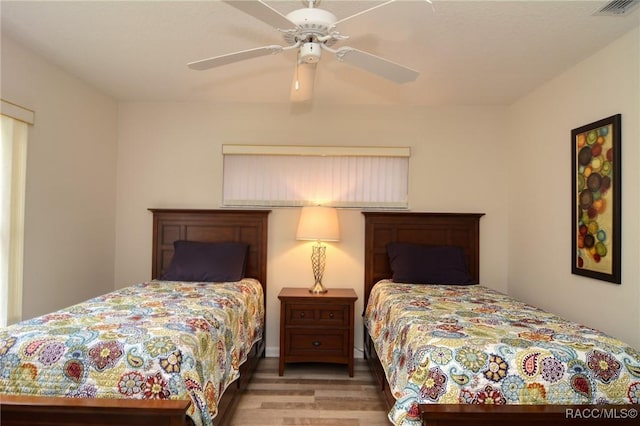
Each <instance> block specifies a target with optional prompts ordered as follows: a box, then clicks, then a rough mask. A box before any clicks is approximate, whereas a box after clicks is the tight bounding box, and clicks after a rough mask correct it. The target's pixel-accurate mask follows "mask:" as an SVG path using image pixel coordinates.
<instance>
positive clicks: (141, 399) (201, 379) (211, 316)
mask: <svg viewBox="0 0 640 426" xmlns="http://www.w3.org/2000/svg"><path fill="white" fill-rule="evenodd" d="M150 211H151V213H152V215H153V231H152V238H153V243H152V271H151V278H152V280H151V281H149V282H145V283H138V284H135V285H132V286H130V287H126V288H124V289H120V290H116V291H114V292H112V293H109V294H107V295H103V296H99V297H97V298H95V299H91V300H89V301H87V302H84V303H82V304H79V305H75V306H73V307H70V308H67V309H63V310H60V311H58V312H55V313H52V314H49V315H44V316H42V317H40V318H36V319H31V320H27V321H25V322H23V323H20V324H18V325H15V326H10V327H7V328H6V329H4V330H0V422H2V424H3V425H27V424H29V425H63V424H64V425H124V424H127V425H174V426H177V425H200V424H211V423H212V422H213V423H214V424H215V425H216V426H219V425H225V424H229V422H230V419H231V415H232V413H233V410H234V408H235V405H236V403H237V400H238V398H239V396H240V394H241V392H242V391H243V390H244V388H246V385H247V383H248V381H249V380H250V378H251V375H252V373H253V371H254V370H255V368H256V366H257V364H258V362H259V360H260V358H262V357H264V353H265V339H264V330H265V328H264V318H266V316H265V312H264V310H265V302H264V301H265V298H266V278H267V276H266V264H267V229H268V215H269V211H268V210H223V209H221V210H175V209H150ZM203 249H206V250H209V251H208V252H207V255H209V256H210V255H216V256H217V255H219V256H220V258H219V259H218V260H217V261H218V262H224V264H228V263H229V262H231V264H232V265H231V266H232V268H228V269H229V270H233V272H232V273H231V272H224V274H227V273H229V274H231V275H224V274H223V275H222V276H220V275H218V276H214V275H211V271H209V270H207V269H206V268H207V267H205V270H204V271H201V270H198V269H197V268H198V267H200V266H202V265H196V264H195V263H197V262H196V260H194V259H198V257H197V256H200V254H201V253H203ZM234 250H235V252H242V253H243V254H244V256H243V257H242V261H236V260H229V259H231V258H230V257H229V256H231V255H229V254H225V253H231V252H234ZM194 253H195V254H194ZM194 256H195V257H194ZM225 256H226V257H225ZM189 262H191V263H189ZM194 262H195V263H194ZM207 262H208V261H207ZM181 268H182V269H181ZM190 268H195V269H190ZM238 268H242V270H243V271H244V274H243V275H244V277H239V278H240V279H238V280H236V278H238V277H236V275H235V274H237V270H238ZM195 270H198V272H194V271H195ZM203 273H204V274H205V275H202V274H203ZM189 274H196V275H195V276H196V277H201V278H203V279H204V280H206V281H216V282H215V283H205V282H200V281H183V280H177V279H175V278H185V277H186V278H189ZM207 274H209V275H207ZM216 277H218V278H220V282H217V281H218V280H217V279H212V278H216ZM160 278H163V279H160ZM191 278H193V276H192V277H191ZM223 278H228V280H227V279H224V280H223ZM76 317H77V318H76ZM254 320H255V321H254ZM92 321H93V322H92ZM44 327H50V328H44ZM86 342H91V343H90V344H89V343H87V344H85V343H86ZM21 357H25V358H23V359H21ZM50 366H51V367H50ZM55 366H57V367H55ZM49 368H51V370H49ZM36 372H37V376H38V378H43V379H44V380H43V382H42V389H45V391H43V392H39V391H38V390H37V389H36V390H34V388H33V387H31V384H30V382H31V380H29V379H32V376H30V375H33V374H35V373H36ZM102 373H105V374H102ZM57 376H65V378H64V380H66V385H64V384H63V383H65V382H64V381H63V382H60V383H58V382H57V381H56V380H57ZM114 380H115V382H114ZM14 381H15V383H17V386H18V388H19V389H21V390H20V391H18V392H16V391H15V389H16V384H14ZM70 382H75V383H76V384H77V386H71V387H69V385H68V384H69V383H70ZM65 386H66V387H65ZM3 389H4V390H5V391H3ZM7 389H10V391H6V390H7ZM114 389H115V390H114ZM34 392H35V393H34ZM212 418H213V420H212Z"/></svg>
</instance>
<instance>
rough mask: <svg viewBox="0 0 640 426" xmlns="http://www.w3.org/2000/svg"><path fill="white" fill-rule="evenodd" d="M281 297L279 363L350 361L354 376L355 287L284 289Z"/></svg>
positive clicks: (282, 371) (281, 371)
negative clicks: (313, 290) (318, 291)
mask: <svg viewBox="0 0 640 426" xmlns="http://www.w3.org/2000/svg"><path fill="white" fill-rule="evenodd" d="M278 299H280V366H279V370H278V374H279V375H281V376H282V375H283V374H284V365H285V364H286V363H288V362H329V363H337V364H347V365H348V366H349V376H350V377H353V340H354V338H353V322H354V319H353V318H354V304H355V301H356V300H357V299H358V296H357V295H356V293H355V291H353V290H352V289H341V288H332V289H329V291H328V292H326V293H323V294H311V293H309V290H308V289H307V288H287V287H285V288H283V289H282V290H281V291H280V294H279V295H278Z"/></svg>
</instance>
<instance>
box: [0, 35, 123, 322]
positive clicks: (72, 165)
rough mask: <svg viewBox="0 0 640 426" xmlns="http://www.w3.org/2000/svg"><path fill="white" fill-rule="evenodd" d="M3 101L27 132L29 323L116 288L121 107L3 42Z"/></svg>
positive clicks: (26, 315) (25, 310) (26, 283)
mask: <svg viewBox="0 0 640 426" xmlns="http://www.w3.org/2000/svg"><path fill="white" fill-rule="evenodd" d="M1 87H2V98H3V99H6V100H9V101H11V102H14V103H17V104H20V105H23V106H25V107H27V108H30V109H33V110H35V125H34V126H32V127H31V128H30V129H29V146H28V153H27V188H26V189H27V190H26V220H25V255H24V268H25V270H24V293H23V317H24V318H25V319H26V318H32V317H34V316H37V315H41V314H45V313H47V312H51V311H53V310H56V309H60V308H63V307H66V306H69V305H72V304H74V303H77V302H80V301H82V300H85V299H88V298H89V297H93V296H96V295H99V294H103V293H106V292H109V291H111V290H112V289H113V280H114V270H113V268H114V254H113V253H114V244H115V179H116V177H115V172H116V164H115V161H116V148H117V144H116V139H117V103H116V102H115V101H114V100H113V99H111V98H109V97H108V96H105V95H104V94H102V93H100V92H98V91H96V90H95V89H94V88H92V87H91V86H89V85H87V84H85V83H83V82H82V81H80V80H78V79H76V78H74V77H73V76H71V75H69V74H68V73H66V72H65V71H63V70H61V69H59V68H58V67H56V66H54V65H52V64H51V63H49V62H47V61H45V60H43V59H42V58H41V57H39V56H37V55H35V54H33V53H31V52H29V51H28V50H25V49H23V48H22V47H20V46H19V45H18V44H16V43H14V42H13V41H12V40H11V39H9V38H7V37H5V36H3V37H2V85H1Z"/></svg>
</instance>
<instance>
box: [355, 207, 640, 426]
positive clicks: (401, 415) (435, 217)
mask: <svg viewBox="0 0 640 426" xmlns="http://www.w3.org/2000/svg"><path fill="white" fill-rule="evenodd" d="M364 215H365V288H364V293H365V312H364V314H363V317H364V318H363V319H364V325H365V328H364V352H365V358H366V359H367V361H368V363H369V366H370V368H371V370H372V372H373V373H374V375H375V377H376V380H377V382H378V384H379V388H380V391H381V392H382V395H383V398H384V400H385V403H386V405H387V407H388V409H389V410H390V411H389V418H390V420H391V422H392V423H394V424H397V425H402V426H405V425H407V426H413V425H416V424H423V425H426V426H431V425H438V426H445V425H446V426H451V425H471V424H473V425H512V424H518V425H542V424H545V423H546V424H553V425H560V424H566V425H569V424H576V422H578V423H580V422H581V421H590V422H592V423H593V422H596V423H597V424H637V421H638V419H637V418H636V417H637V414H638V409H639V408H640V407H639V406H638V402H639V401H640V353H639V352H638V351H637V350H636V349H634V348H631V347H630V346H628V345H626V344H624V343H623V342H620V341H617V340H616V339H613V338H611V337H609V336H606V335H604V334H603V333H600V332H598V331H596V330H593V329H590V328H588V327H584V326H581V325H578V324H575V323H570V322H568V321H565V320H561V319H560V318H559V317H557V316H554V315H551V314H549V313H546V312H544V311H541V310H539V309H537V308H535V307H533V306H530V305H527V304H524V303H521V302H518V301H516V300H514V299H511V298H508V297H506V296H505V295H503V294H500V293H498V292H495V291H493V290H491V289H488V288H486V287H483V286H481V285H475V284H477V283H478V282H479V277H480V274H479V259H480V257H479V247H480V238H479V228H480V227H479V224H480V218H481V217H482V216H483V215H482V214H466V213H464V214H457V213H413V212H364ZM398 247H400V248H398ZM416 248H417V249H416ZM434 248H445V249H446V250H447V253H448V254H447V257H445V258H443V259H444V260H443V259H439V260H438V262H440V264H444V265H447V267H449V266H451V265H458V264H459V262H458V260H459V259H460V258H461V259H462V262H464V264H465V265H466V268H465V269H466V271H465V273H466V274H467V275H465V277H464V279H462V278H460V280H461V281H460V283H464V284H466V285H447V284H446V283H444V282H440V281H439V278H442V277H440V276H438V275H430V279H433V282H434V283H436V285H416V284H415V282H421V281H411V279H410V277H409V278H406V279H400V280H395V277H396V274H399V275H398V276H400V277H401V278H403V277H402V274H406V267H407V264H411V262H414V266H415V262H417V261H422V262H424V259H425V257H424V255H425V253H429V254H430V253H432V251H431V250H434ZM453 248H455V250H454V252H455V253H456V256H459V257H454V256H450V254H449V249H453ZM414 249H416V250H414ZM403 250H404V251H403ZM416 252H417V253H419V254H420V255H415V253H416ZM398 253H400V254H398ZM407 253H410V254H409V255H407ZM411 256H414V257H413V259H411ZM407 259H409V260H407ZM450 259H455V260H454V261H453V263H451V264H450V263H449V262H450ZM403 262H405V263H403ZM392 263H393V267H392ZM451 267H453V266H451ZM418 269H420V268H418ZM421 273H422V272H421ZM456 273H457V272H456ZM456 273H454V274H453V275H451V274H450V273H449V272H447V273H446V274H445V276H446V277H447V278H446V279H453V278H450V277H451V276H456V277H457V275H456ZM418 275H419V274H418ZM419 276H420V279H423V278H422V277H424V275H419ZM392 277H393V278H394V280H392V279H391V278H392ZM394 281H409V282H414V284H403V283H398V282H394ZM429 282H431V281H429ZM399 313H401V314H400V315H399ZM504 321H506V323H505V322H504ZM394 324H397V326H394ZM514 329H516V330H517V334H516V335H515V337H514V335H512V334H511V333H512V331H513V330H514ZM560 342H562V344H560ZM565 344H566V345H565ZM383 365H385V366H384V367H383Z"/></svg>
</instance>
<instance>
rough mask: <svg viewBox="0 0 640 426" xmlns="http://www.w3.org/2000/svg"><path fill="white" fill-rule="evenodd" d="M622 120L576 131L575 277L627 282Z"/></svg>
mask: <svg viewBox="0 0 640 426" xmlns="http://www.w3.org/2000/svg"><path fill="white" fill-rule="evenodd" d="M620 126H621V115H620V114H617V115H613V116H611V117H607V118H603V119H602V120H598V121H596V122H594V123H590V124H587V125H584V126H582V127H578V128H577V129H573V130H572V131H571V158H572V167H571V171H572V173H571V188H572V191H571V193H572V194H571V195H572V197H571V213H572V220H571V222H572V228H571V238H572V244H571V245H572V255H571V262H572V264H571V272H572V273H573V274H576V275H583V276H586V277H590V278H595V279H599V280H603V281H609V282H612V283H617V284H620V283H621V265H620V258H621V257H620V247H621V244H620V235H621V234H620V213H621V210H620V207H621V191H620V188H621V170H620V166H621V164H620V163H621V161H620V159H621V156H620V144H621V137H620Z"/></svg>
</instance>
